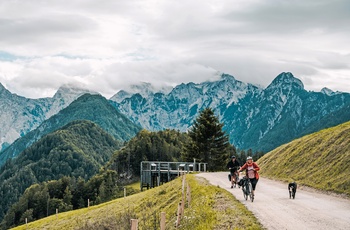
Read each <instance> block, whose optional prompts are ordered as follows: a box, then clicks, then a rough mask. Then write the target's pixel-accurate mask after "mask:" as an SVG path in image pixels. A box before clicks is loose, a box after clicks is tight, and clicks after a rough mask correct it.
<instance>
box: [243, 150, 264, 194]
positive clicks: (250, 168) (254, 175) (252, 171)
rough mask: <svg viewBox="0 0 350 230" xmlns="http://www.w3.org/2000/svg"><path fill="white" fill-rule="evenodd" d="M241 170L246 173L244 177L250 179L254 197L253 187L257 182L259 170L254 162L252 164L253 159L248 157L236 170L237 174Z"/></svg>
mask: <svg viewBox="0 0 350 230" xmlns="http://www.w3.org/2000/svg"><path fill="white" fill-rule="evenodd" d="M243 170H245V171H246V176H247V177H248V178H249V179H250V182H251V183H252V187H253V191H252V193H253V196H254V192H255V187H256V184H257V183H258V180H259V174H258V171H259V170H260V168H259V166H258V165H257V164H256V163H255V162H253V158H252V157H250V156H248V157H247V162H246V163H245V164H244V165H243V166H242V167H241V168H240V169H239V170H238V173H239V172H241V171H243Z"/></svg>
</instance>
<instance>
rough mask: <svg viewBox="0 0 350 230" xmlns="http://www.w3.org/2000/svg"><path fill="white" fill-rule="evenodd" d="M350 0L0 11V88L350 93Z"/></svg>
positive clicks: (30, 92) (41, 92) (72, 2)
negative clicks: (284, 85) (213, 85)
mask: <svg viewBox="0 0 350 230" xmlns="http://www.w3.org/2000/svg"><path fill="white" fill-rule="evenodd" d="M349 8H350V2H349V1H347V0H334V1H328V0H310V1H304V0H295V1H283V0H279V1H269V0H250V1H247V0H235V1H232V0H215V1H214V0H206V1H201V0H194V1H185V0H179V1H156V0H142V1H141V0H140V1H138V0H136V1H129V0H118V1H114V0H104V1H93V0H69V1H68V0H61V1H44V0H30V1H21V2H18V1H11V0H4V1H2V2H1V7H0V34H1V36H0V82H1V83H2V84H3V85H5V87H7V88H8V89H9V90H10V91H12V92H15V93H17V94H19V95H23V96H27V97H33V98H37V97H45V96H52V95H53V94H54V92H55V91H56V90H57V89H58V87H60V86H61V85H62V84H71V83H73V84H79V85H81V86H84V87H87V88H89V89H92V90H94V91H98V92H100V93H101V94H103V95H105V96H106V97H110V96H112V95H113V94H115V93H116V92H117V91H118V90H120V89H122V88H124V87H127V86H128V85H130V84H135V83H138V82H140V81H143V82H151V83H152V84H154V85H155V86H162V85H175V84H179V83H181V82H189V81H193V82H201V81H205V80H209V79H212V78H215V77H217V73H218V72H225V73H228V74H231V75H233V76H235V77H236V78H237V79H239V80H241V81H244V82H249V83H253V84H259V85H262V86H267V85H268V84H269V83H270V82H271V81H272V80H273V78H274V77H276V76H277V75H278V74H279V73H280V72H284V71H288V72H292V73H293V74H294V75H295V76H296V77H298V78H300V79H301V80H302V81H303V83H304V85H305V88H306V89H308V90H315V91H319V90H320V89H321V88H323V87H328V88H330V89H333V90H338V91H346V92H350V68H349V67H350V43H349V42H348V38H349V37H350V30H349V29H348V25H349V24H350V14H349V13H348V9H349Z"/></svg>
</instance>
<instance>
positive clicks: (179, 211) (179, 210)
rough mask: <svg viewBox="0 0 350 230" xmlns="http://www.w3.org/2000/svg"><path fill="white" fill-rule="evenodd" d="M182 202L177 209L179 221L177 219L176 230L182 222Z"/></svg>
mask: <svg viewBox="0 0 350 230" xmlns="http://www.w3.org/2000/svg"><path fill="white" fill-rule="evenodd" d="M181 215H182V213H181V202H180V203H179V206H178V207H177V219H176V229H177V228H178V227H179V226H180V221H181Z"/></svg>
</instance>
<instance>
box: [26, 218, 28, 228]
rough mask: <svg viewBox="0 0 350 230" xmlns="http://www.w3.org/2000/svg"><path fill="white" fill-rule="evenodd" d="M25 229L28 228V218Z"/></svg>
mask: <svg viewBox="0 0 350 230" xmlns="http://www.w3.org/2000/svg"><path fill="white" fill-rule="evenodd" d="M26 229H28V218H26Z"/></svg>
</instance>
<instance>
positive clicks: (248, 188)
mask: <svg viewBox="0 0 350 230" xmlns="http://www.w3.org/2000/svg"><path fill="white" fill-rule="evenodd" d="M241 180H243V182H241V184H242V191H243V196H244V199H245V200H248V197H249V199H250V201H251V202H253V201H254V195H253V186H252V183H251V181H250V179H249V178H248V177H246V176H244V177H243V178H242V179H241Z"/></svg>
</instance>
